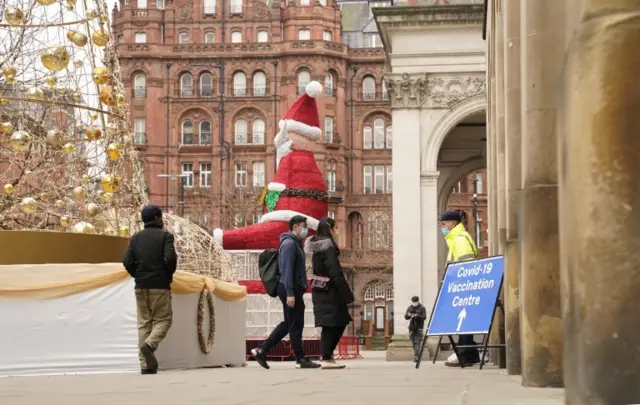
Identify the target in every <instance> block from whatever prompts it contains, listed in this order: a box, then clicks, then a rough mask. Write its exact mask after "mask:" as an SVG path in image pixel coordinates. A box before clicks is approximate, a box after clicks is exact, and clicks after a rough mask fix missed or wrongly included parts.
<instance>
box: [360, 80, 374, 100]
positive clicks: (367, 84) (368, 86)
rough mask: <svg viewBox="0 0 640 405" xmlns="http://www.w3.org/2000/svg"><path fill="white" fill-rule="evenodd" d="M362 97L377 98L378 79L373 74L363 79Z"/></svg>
mask: <svg viewBox="0 0 640 405" xmlns="http://www.w3.org/2000/svg"><path fill="white" fill-rule="evenodd" d="M362 99H363V100H375V99H376V80H375V79H374V78H373V77H371V76H367V77H365V78H364V80H362Z"/></svg>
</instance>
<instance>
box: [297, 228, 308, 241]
mask: <svg viewBox="0 0 640 405" xmlns="http://www.w3.org/2000/svg"><path fill="white" fill-rule="evenodd" d="M308 234H309V228H302V229H300V235H298V236H300V239H304V238H306V237H307V235H308Z"/></svg>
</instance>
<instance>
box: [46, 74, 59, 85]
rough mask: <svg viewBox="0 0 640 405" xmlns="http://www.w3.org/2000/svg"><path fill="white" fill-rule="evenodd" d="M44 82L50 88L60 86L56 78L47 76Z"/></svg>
mask: <svg viewBox="0 0 640 405" xmlns="http://www.w3.org/2000/svg"><path fill="white" fill-rule="evenodd" d="M44 82H45V83H46V84H47V86H49V87H55V85H56V84H58V79H56V78H55V77H54V76H47V77H45V78H44Z"/></svg>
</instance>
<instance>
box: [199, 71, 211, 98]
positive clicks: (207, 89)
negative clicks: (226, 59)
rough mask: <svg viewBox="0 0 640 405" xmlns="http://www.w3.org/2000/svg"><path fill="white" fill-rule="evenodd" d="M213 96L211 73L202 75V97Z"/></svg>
mask: <svg viewBox="0 0 640 405" xmlns="http://www.w3.org/2000/svg"><path fill="white" fill-rule="evenodd" d="M212 95H213V76H211V73H208V72H207V73H203V74H201V75H200V96H202V97H211V96H212Z"/></svg>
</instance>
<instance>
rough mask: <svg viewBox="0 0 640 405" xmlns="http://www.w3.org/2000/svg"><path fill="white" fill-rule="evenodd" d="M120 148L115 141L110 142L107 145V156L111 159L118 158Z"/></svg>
mask: <svg viewBox="0 0 640 405" xmlns="http://www.w3.org/2000/svg"><path fill="white" fill-rule="evenodd" d="M121 150H122V147H121V146H120V145H118V144H117V143H110V144H109V145H107V156H109V158H111V159H113V160H116V159H120V156H121V153H120V151H121Z"/></svg>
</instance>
